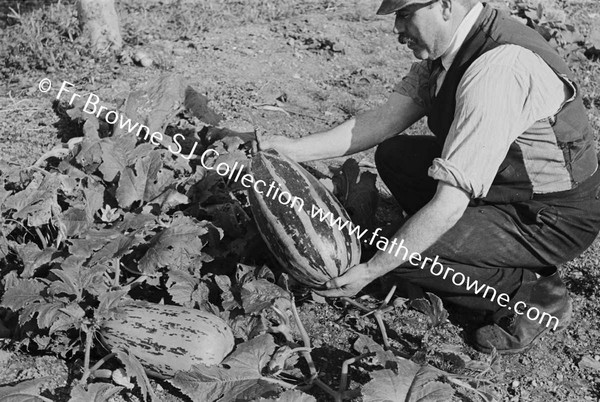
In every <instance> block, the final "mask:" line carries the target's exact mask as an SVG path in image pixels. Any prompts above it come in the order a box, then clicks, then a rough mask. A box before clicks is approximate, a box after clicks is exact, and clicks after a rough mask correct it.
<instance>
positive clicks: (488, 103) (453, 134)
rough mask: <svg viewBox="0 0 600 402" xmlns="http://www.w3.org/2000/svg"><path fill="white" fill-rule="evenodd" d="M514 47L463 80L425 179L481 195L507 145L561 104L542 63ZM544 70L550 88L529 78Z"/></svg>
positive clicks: (493, 54) (556, 84)
mask: <svg viewBox="0 0 600 402" xmlns="http://www.w3.org/2000/svg"><path fill="white" fill-rule="evenodd" d="M514 48H515V46H514V45H510V46H502V47H500V48H497V49H495V50H493V51H490V52H488V53H486V54H485V55H483V56H481V57H480V58H478V59H477V60H476V61H475V62H474V63H473V64H472V65H471V66H470V67H469V69H468V70H467V71H466V73H465V74H464V75H463V77H462V79H461V82H460V83H459V86H458V89H457V93H456V109H455V114H454V120H453V123H452V126H451V127H450V130H449V133H448V136H447V138H446V141H445V143H444V148H443V150H442V155H441V157H439V158H436V159H434V161H433V164H432V166H431V167H430V168H429V172H428V173H429V176H431V177H432V178H434V179H436V180H439V181H442V182H445V183H449V184H451V185H453V186H455V187H459V188H461V189H463V190H465V191H467V192H469V193H470V194H471V196H472V198H481V197H485V196H486V195H487V193H488V191H489V189H490V186H491V185H492V182H493V181H494V177H495V176H496V174H497V172H498V168H499V167H500V165H501V163H502V161H503V160H504V158H505V157H506V154H507V153H508V149H509V148H510V145H511V143H512V142H513V141H515V139H517V137H518V136H519V135H520V134H522V133H523V132H525V131H526V130H527V129H528V128H529V127H530V126H531V125H532V124H533V123H535V122H536V120H538V119H541V118H544V117H548V116H550V115H551V114H552V113H553V112H556V111H557V110H558V108H559V107H560V105H561V102H562V101H563V99H564V98H563V92H562V82H561V81H560V79H559V78H558V77H557V76H556V75H555V74H554V72H553V71H552V70H550V68H549V67H548V66H547V65H546V63H545V62H544V61H543V60H542V59H541V58H539V56H537V55H535V54H534V53H532V52H530V51H529V50H526V49H523V48H518V49H514ZM544 68H545V69H546V71H544V72H543V73H544V74H546V76H547V77H550V78H549V80H550V81H551V84H546V83H544V82H540V83H538V81H539V80H538V79H537V78H538V77H535V79H532V74H537V73H535V69H544ZM532 71H533V72H532ZM552 96H553V97H554V98H553V99H552V100H551V101H548V97H552Z"/></svg>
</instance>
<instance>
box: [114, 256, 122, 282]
mask: <svg viewBox="0 0 600 402" xmlns="http://www.w3.org/2000/svg"><path fill="white" fill-rule="evenodd" d="M113 267H114V268H115V279H114V282H113V286H114V287H115V288H119V287H120V284H119V277H120V276H121V259H120V258H119V257H117V258H113Z"/></svg>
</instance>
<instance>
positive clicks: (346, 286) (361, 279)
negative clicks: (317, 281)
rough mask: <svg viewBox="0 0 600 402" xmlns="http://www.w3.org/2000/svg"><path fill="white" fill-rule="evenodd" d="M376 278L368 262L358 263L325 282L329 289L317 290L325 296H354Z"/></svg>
mask: <svg viewBox="0 0 600 402" xmlns="http://www.w3.org/2000/svg"><path fill="white" fill-rule="evenodd" d="M374 279H375V277H373V276H372V275H370V274H369V269H368V268H367V263H363V264H358V265H355V266H354V267H352V268H350V269H349V270H348V271H346V272H345V273H344V274H343V275H341V276H338V277H337V278H333V279H331V280H330V281H328V282H327V283H325V287H326V288H327V290H318V291H315V292H316V293H317V294H319V295H321V296H325V297H343V296H347V297H349V296H354V295H355V294H357V293H358V292H360V290H361V289H362V288H364V287H365V286H367V285H368V284H369V283H371V281H373V280H374Z"/></svg>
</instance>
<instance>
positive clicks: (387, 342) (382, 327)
mask: <svg viewBox="0 0 600 402" xmlns="http://www.w3.org/2000/svg"><path fill="white" fill-rule="evenodd" d="M381 314H382V312H381V310H377V311H375V313H373V316H374V317H375V320H376V321H377V325H378V326H379V330H380V331H381V337H382V338H383V345H384V346H385V347H386V348H389V347H390V340H389V339H388V336H387V331H386V330H385V324H384V323H383V318H381Z"/></svg>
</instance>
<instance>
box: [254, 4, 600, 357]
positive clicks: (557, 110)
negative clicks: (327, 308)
mask: <svg viewBox="0 0 600 402" xmlns="http://www.w3.org/2000/svg"><path fill="white" fill-rule="evenodd" d="M390 13H395V14H396V20H395V27H394V28H395V32H396V33H397V34H398V38H399V41H400V42H401V43H403V44H406V45H407V46H408V48H409V49H411V50H412V51H413V53H414V55H415V57H417V58H418V59H420V60H421V62H419V63H415V64H414V65H413V66H412V68H411V70H410V72H409V73H408V75H407V76H406V77H405V78H404V79H403V80H402V82H400V83H399V84H398V85H397V86H396V88H395V89H394V92H393V93H392V94H391V96H390V98H389V99H388V101H387V102H386V103H385V104H383V105H382V106H380V107H378V108H376V109H374V110H371V111H368V112H366V113H363V114H360V115H358V116H356V117H355V118H353V119H351V120H349V121H347V122H345V123H343V124H341V125H340V126H338V127H335V128H333V129H331V130H329V131H326V132H322V133H317V134H313V135H310V136H307V137H304V138H300V139H289V138H284V137H281V136H265V137H264V138H261V139H259V146H260V147H261V148H263V149H266V148H276V149H278V150H279V151H281V152H283V153H285V154H287V155H288V156H290V157H292V158H293V159H295V160H298V161H306V160H312V159H322V158H330V157H336V156H341V155H348V154H352V153H355V152H358V151H361V150H364V149H368V148H370V147H373V146H375V145H378V144H379V146H378V148H377V151H376V154H375V161H376V165H377V169H378V171H379V174H380V176H381V178H382V180H383V181H384V182H385V183H386V185H387V186H388V187H389V189H390V191H391V192H392V194H393V195H394V196H395V198H396V199H397V200H398V202H399V203H400V206H401V207H402V208H403V209H404V211H405V212H406V213H408V214H409V215H410V218H409V219H408V220H407V221H406V223H405V224H403V225H402V227H401V228H399V229H398V231H397V233H396V234H395V236H394V239H393V240H395V241H396V243H397V244H398V243H401V244H402V245H403V247H405V248H406V250H408V252H407V253H400V254H399V256H398V255H396V253H389V252H386V251H383V250H382V251H378V252H377V254H375V256H374V257H373V258H372V259H371V260H369V261H368V262H366V263H362V264H359V265H357V266H355V267H353V268H351V269H350V270H349V271H348V272H347V273H345V274H344V275H342V276H340V277H338V278H335V279H333V280H331V281H330V282H328V283H327V288H328V289H329V290H325V291H323V292H322V293H323V294H324V295H326V296H330V297H339V296H350V295H354V294H356V293H357V292H358V291H360V289H362V288H363V287H364V286H365V285H367V284H368V283H369V282H371V281H373V280H374V279H375V278H378V277H380V276H382V275H384V274H386V273H388V272H392V275H395V276H396V278H397V279H398V280H399V281H408V282H410V284H412V285H414V286H418V287H421V288H423V289H424V290H427V291H432V292H434V293H436V294H438V295H439V296H441V297H442V298H443V299H444V300H445V301H447V302H451V303H455V304H457V305H460V306H463V307H466V308H470V309H478V310H484V311H487V312H489V313H490V315H491V318H492V320H491V321H490V323H489V325H485V326H483V327H482V328H480V329H478V330H477V331H476V333H475V336H474V343H475V346H476V347H477V348H478V349H479V350H481V351H483V352H490V351H491V350H493V348H496V349H497V350H498V351H499V352H500V353H515V352H520V351H524V350H526V349H528V348H529V347H531V345H532V344H533V343H534V341H535V340H537V339H538V338H539V337H540V336H541V335H542V334H543V333H545V332H546V331H548V330H549V329H550V330H560V329H562V328H564V327H565V326H566V325H567V323H568V322H569V320H570V317H571V311H572V306H571V301H570V298H569V296H568V294H567V290H566V288H565V286H564V284H563V282H562V281H561V279H560V277H559V276H558V273H557V267H556V266H557V265H558V264H561V263H563V262H565V261H568V260H570V259H572V258H574V257H576V256H577V255H579V254H580V253H581V252H583V251H584V250H585V249H586V248H587V247H588V246H589V245H590V244H591V243H592V242H593V241H594V239H595V238H596V235H597V234H598V231H599V230H600V200H599V198H600V173H598V172H597V170H598V162H597V155H596V151H595V148H594V142H593V133H592V130H591V128H590V126H589V123H588V121H587V116H586V113H585V109H584V107H583V104H582V102H581V95H580V94H579V92H578V89H577V87H576V86H575V84H574V83H573V82H572V80H571V78H570V77H571V74H570V72H569V70H568V67H567V66H566V64H565V63H564V61H563V60H562V59H561V58H560V57H559V56H558V55H557V54H556V52H555V51H554V50H553V49H551V48H550V46H549V45H548V44H547V43H546V41H545V40H544V39H543V38H542V37H541V36H540V35H538V34H537V33H536V32H535V31H534V30H532V29H530V28H528V27H526V26H524V25H522V24H521V23H520V22H518V21H516V20H513V19H511V17H510V16H508V15H505V14H504V13H502V12H499V11H498V10H496V9H494V8H492V7H490V6H489V5H485V6H484V5H483V4H481V3H479V2H477V1H472V0H384V1H383V3H382V4H381V7H380V8H379V10H378V14H390ZM423 116H427V118H428V125H429V128H430V129H431V131H432V132H433V134H435V136H404V135H397V134H399V133H402V132H403V131H404V130H405V129H406V128H407V127H409V126H410V125H411V124H413V123H414V122H416V121H417V120H419V119H420V118H422V117H423ZM413 253H418V254H417V255H419V256H420V259H417V261H415V260H414V259H413V260H412V261H411V260H410V257H407V256H410V255H413ZM415 259H416V257H415ZM440 267H441V268H440ZM475 281H477V284H476V285H475V286H472V285H473V283H474V282H475ZM469 283H470V284H471V285H468V284H469ZM482 284H486V285H487V286H488V287H492V288H493V289H488V290H489V292H486V293H485V297H482V293H481V292H480V291H477V289H478V288H479V286H480V285H482ZM479 289H480V288H479ZM486 289H487V288H486ZM480 290H481V289H480ZM492 290H493V291H492ZM500 295H502V296H500ZM544 319H545V320H546V321H552V322H551V323H550V325H548V322H545V323H544V322H542V321H543V320H544Z"/></svg>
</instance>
